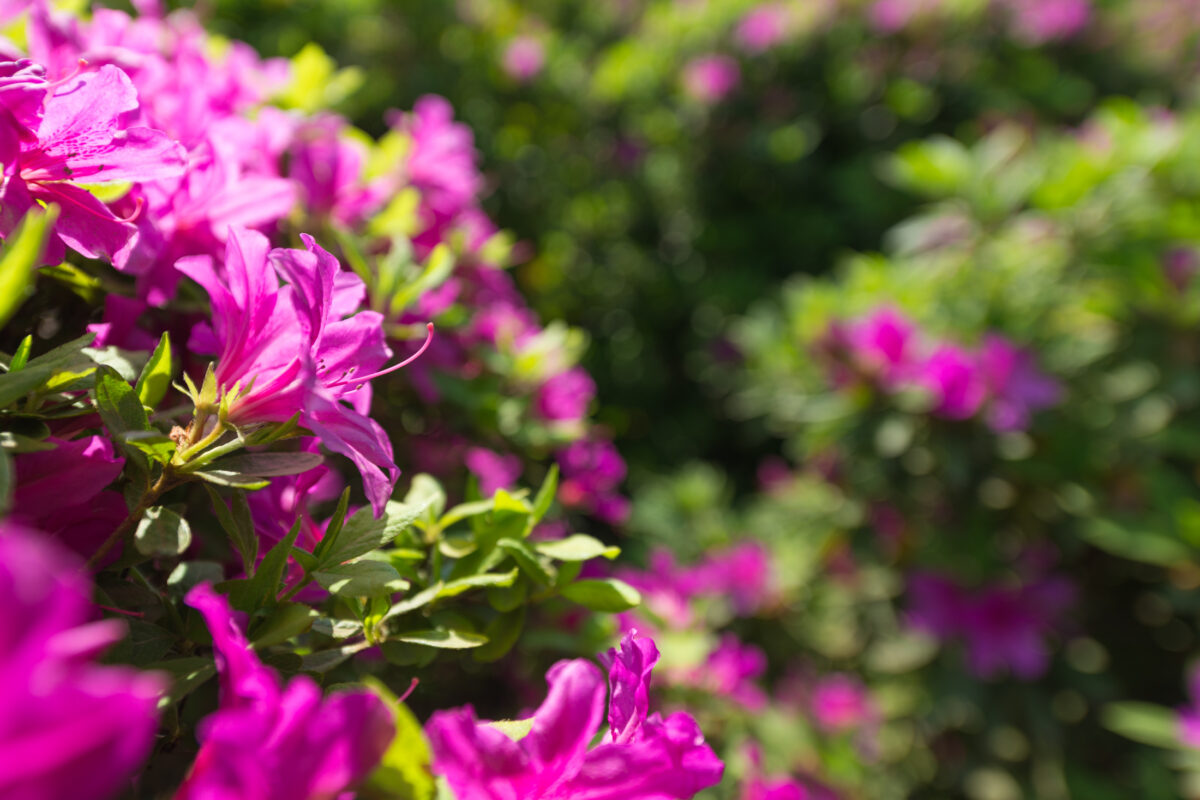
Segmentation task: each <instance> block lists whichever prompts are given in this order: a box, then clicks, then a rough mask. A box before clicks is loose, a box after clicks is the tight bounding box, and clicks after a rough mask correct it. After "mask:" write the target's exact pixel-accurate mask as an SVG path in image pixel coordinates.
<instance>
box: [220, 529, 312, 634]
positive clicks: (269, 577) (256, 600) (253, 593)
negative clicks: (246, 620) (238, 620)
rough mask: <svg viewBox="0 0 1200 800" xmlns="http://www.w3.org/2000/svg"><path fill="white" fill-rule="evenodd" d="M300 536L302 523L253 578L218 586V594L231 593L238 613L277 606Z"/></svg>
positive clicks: (278, 545)
mask: <svg viewBox="0 0 1200 800" xmlns="http://www.w3.org/2000/svg"><path fill="white" fill-rule="evenodd" d="M299 534H300V520H296V521H295V523H293V525H292V529H291V530H290V531H288V535H287V536H285V537H284V538H283V540H282V541H280V542H278V543H276V545H275V546H274V547H272V548H271V549H270V550H269V551H267V554H266V555H265V556H263V560H262V563H261V564H259V565H258V571H257V572H255V573H254V577H253V578H249V579H242V580H233V581H225V582H224V583H219V584H217V586H216V589H217V591H219V592H226V593H228V595H229V602H230V604H231V605H232V606H233V607H234V608H236V609H238V610H239V611H247V612H254V611H257V610H258V609H260V608H262V607H263V606H268V605H271V606H273V605H275V596H276V595H277V594H279V589H280V583H282V581H283V572H284V570H285V569H286V568H287V560H288V554H289V553H290V552H291V550H292V545H294V544H295V543H296V537H297V536H298V535H299Z"/></svg>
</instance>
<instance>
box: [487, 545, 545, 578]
mask: <svg viewBox="0 0 1200 800" xmlns="http://www.w3.org/2000/svg"><path fill="white" fill-rule="evenodd" d="M496 545H497V546H498V547H499V548H501V549H502V550H504V551H505V552H506V553H508V554H509V555H510V556H512V557H513V560H514V561H516V562H517V566H519V567H520V568H521V571H522V572H524V573H525V574H526V575H528V576H529V577H530V578H532V579H533V580H535V581H537V582H538V583H540V584H542V585H543V586H552V585H553V584H554V578H555V573H556V570H555V569H554V567H553V566H552V565H551V564H550V563H549V562H548V561H546V560H545V559H543V558H542V557H541V556H539V555H538V554H537V553H535V552H534V551H533V548H531V547H530V546H529V545H528V544H526V543H525V542H523V541H521V540H520V539H501V540H500V541H499V542H497V543H496Z"/></svg>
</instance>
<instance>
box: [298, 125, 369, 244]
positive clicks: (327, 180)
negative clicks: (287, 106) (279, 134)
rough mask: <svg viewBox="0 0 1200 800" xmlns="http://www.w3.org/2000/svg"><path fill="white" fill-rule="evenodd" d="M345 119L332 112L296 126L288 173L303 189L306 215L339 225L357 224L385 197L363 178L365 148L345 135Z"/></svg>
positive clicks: (365, 157)
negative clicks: (327, 218)
mask: <svg viewBox="0 0 1200 800" xmlns="http://www.w3.org/2000/svg"><path fill="white" fill-rule="evenodd" d="M347 128H348V126H347V124H346V121H345V120H344V119H342V118H341V117H337V116H334V115H332V114H325V115H322V116H318V117H314V118H313V119H311V120H307V121H306V122H305V123H304V124H303V125H301V126H299V127H298V128H297V129H296V132H295V136H294V140H293V142H292V147H291V151H290V153H291V158H290V160H289V167H288V175H289V177H291V178H292V180H294V181H296V183H297V184H298V185H299V186H300V188H301V190H302V191H303V201H304V203H303V207H304V208H305V210H306V211H307V212H308V213H310V214H315V215H321V216H326V217H329V218H330V219H332V220H334V221H335V222H338V223H339V224H341V225H345V226H353V225H359V224H361V223H362V221H363V220H364V219H365V218H366V217H367V215H368V214H369V213H370V212H371V211H372V210H374V209H375V208H376V207H378V206H379V204H380V203H381V202H382V201H383V200H384V199H385V198H384V197H383V196H382V193H381V192H380V191H376V190H372V189H370V188H369V187H367V186H366V184H365V183H364V181H363V168H364V166H365V163H366V160H367V148H366V145H364V144H363V143H362V142H360V141H357V140H354V139H351V138H350V137H348V136H346V135H345V131H346V129H347Z"/></svg>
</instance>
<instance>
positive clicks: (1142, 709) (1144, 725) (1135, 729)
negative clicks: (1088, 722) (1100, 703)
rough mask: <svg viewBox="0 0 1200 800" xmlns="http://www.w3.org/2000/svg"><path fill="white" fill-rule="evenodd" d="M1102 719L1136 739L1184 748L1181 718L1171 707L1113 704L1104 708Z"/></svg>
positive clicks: (1114, 728)
mask: <svg viewBox="0 0 1200 800" xmlns="http://www.w3.org/2000/svg"><path fill="white" fill-rule="evenodd" d="M1102 722H1103V725H1104V727H1106V728H1108V729H1109V730H1110V731H1113V732H1115V733H1119V734H1120V735H1122V736H1124V737H1125V738H1126V739H1132V740H1133V741H1135V742H1141V743H1143V744H1148V745H1153V746H1154V747H1166V748H1170V749H1181V748H1182V745H1181V744H1180V742H1179V719H1178V716H1177V715H1176V714H1175V712H1174V711H1172V710H1171V709H1169V708H1163V707H1162V706H1156V705H1153V704H1151V703H1135V702H1127V703H1112V704H1110V705H1108V706H1106V707H1105V708H1104V711H1103V716H1102Z"/></svg>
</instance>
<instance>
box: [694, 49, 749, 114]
mask: <svg viewBox="0 0 1200 800" xmlns="http://www.w3.org/2000/svg"><path fill="white" fill-rule="evenodd" d="M741 80H742V71H741V69H740V68H739V67H738V63H737V62H736V61H734V60H733V59H732V58H730V57H729V56H723V55H718V54H716V53H712V54H709V55H704V56H698V57H697V58H694V59H692V60H691V61H689V62H688V63H687V64H686V65H685V66H684V68H683V90H684V91H685V92H687V94H688V95H689V96H690V97H692V98H693V99H695V100H698V101H700V102H701V103H705V104H706V105H712V104H714V103H718V102H720V101H721V100H723V99H725V96H726V95H728V94H729V93H730V92H732V91H733V90H734V89H736V88H737V85H738V84H739V83H741Z"/></svg>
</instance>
